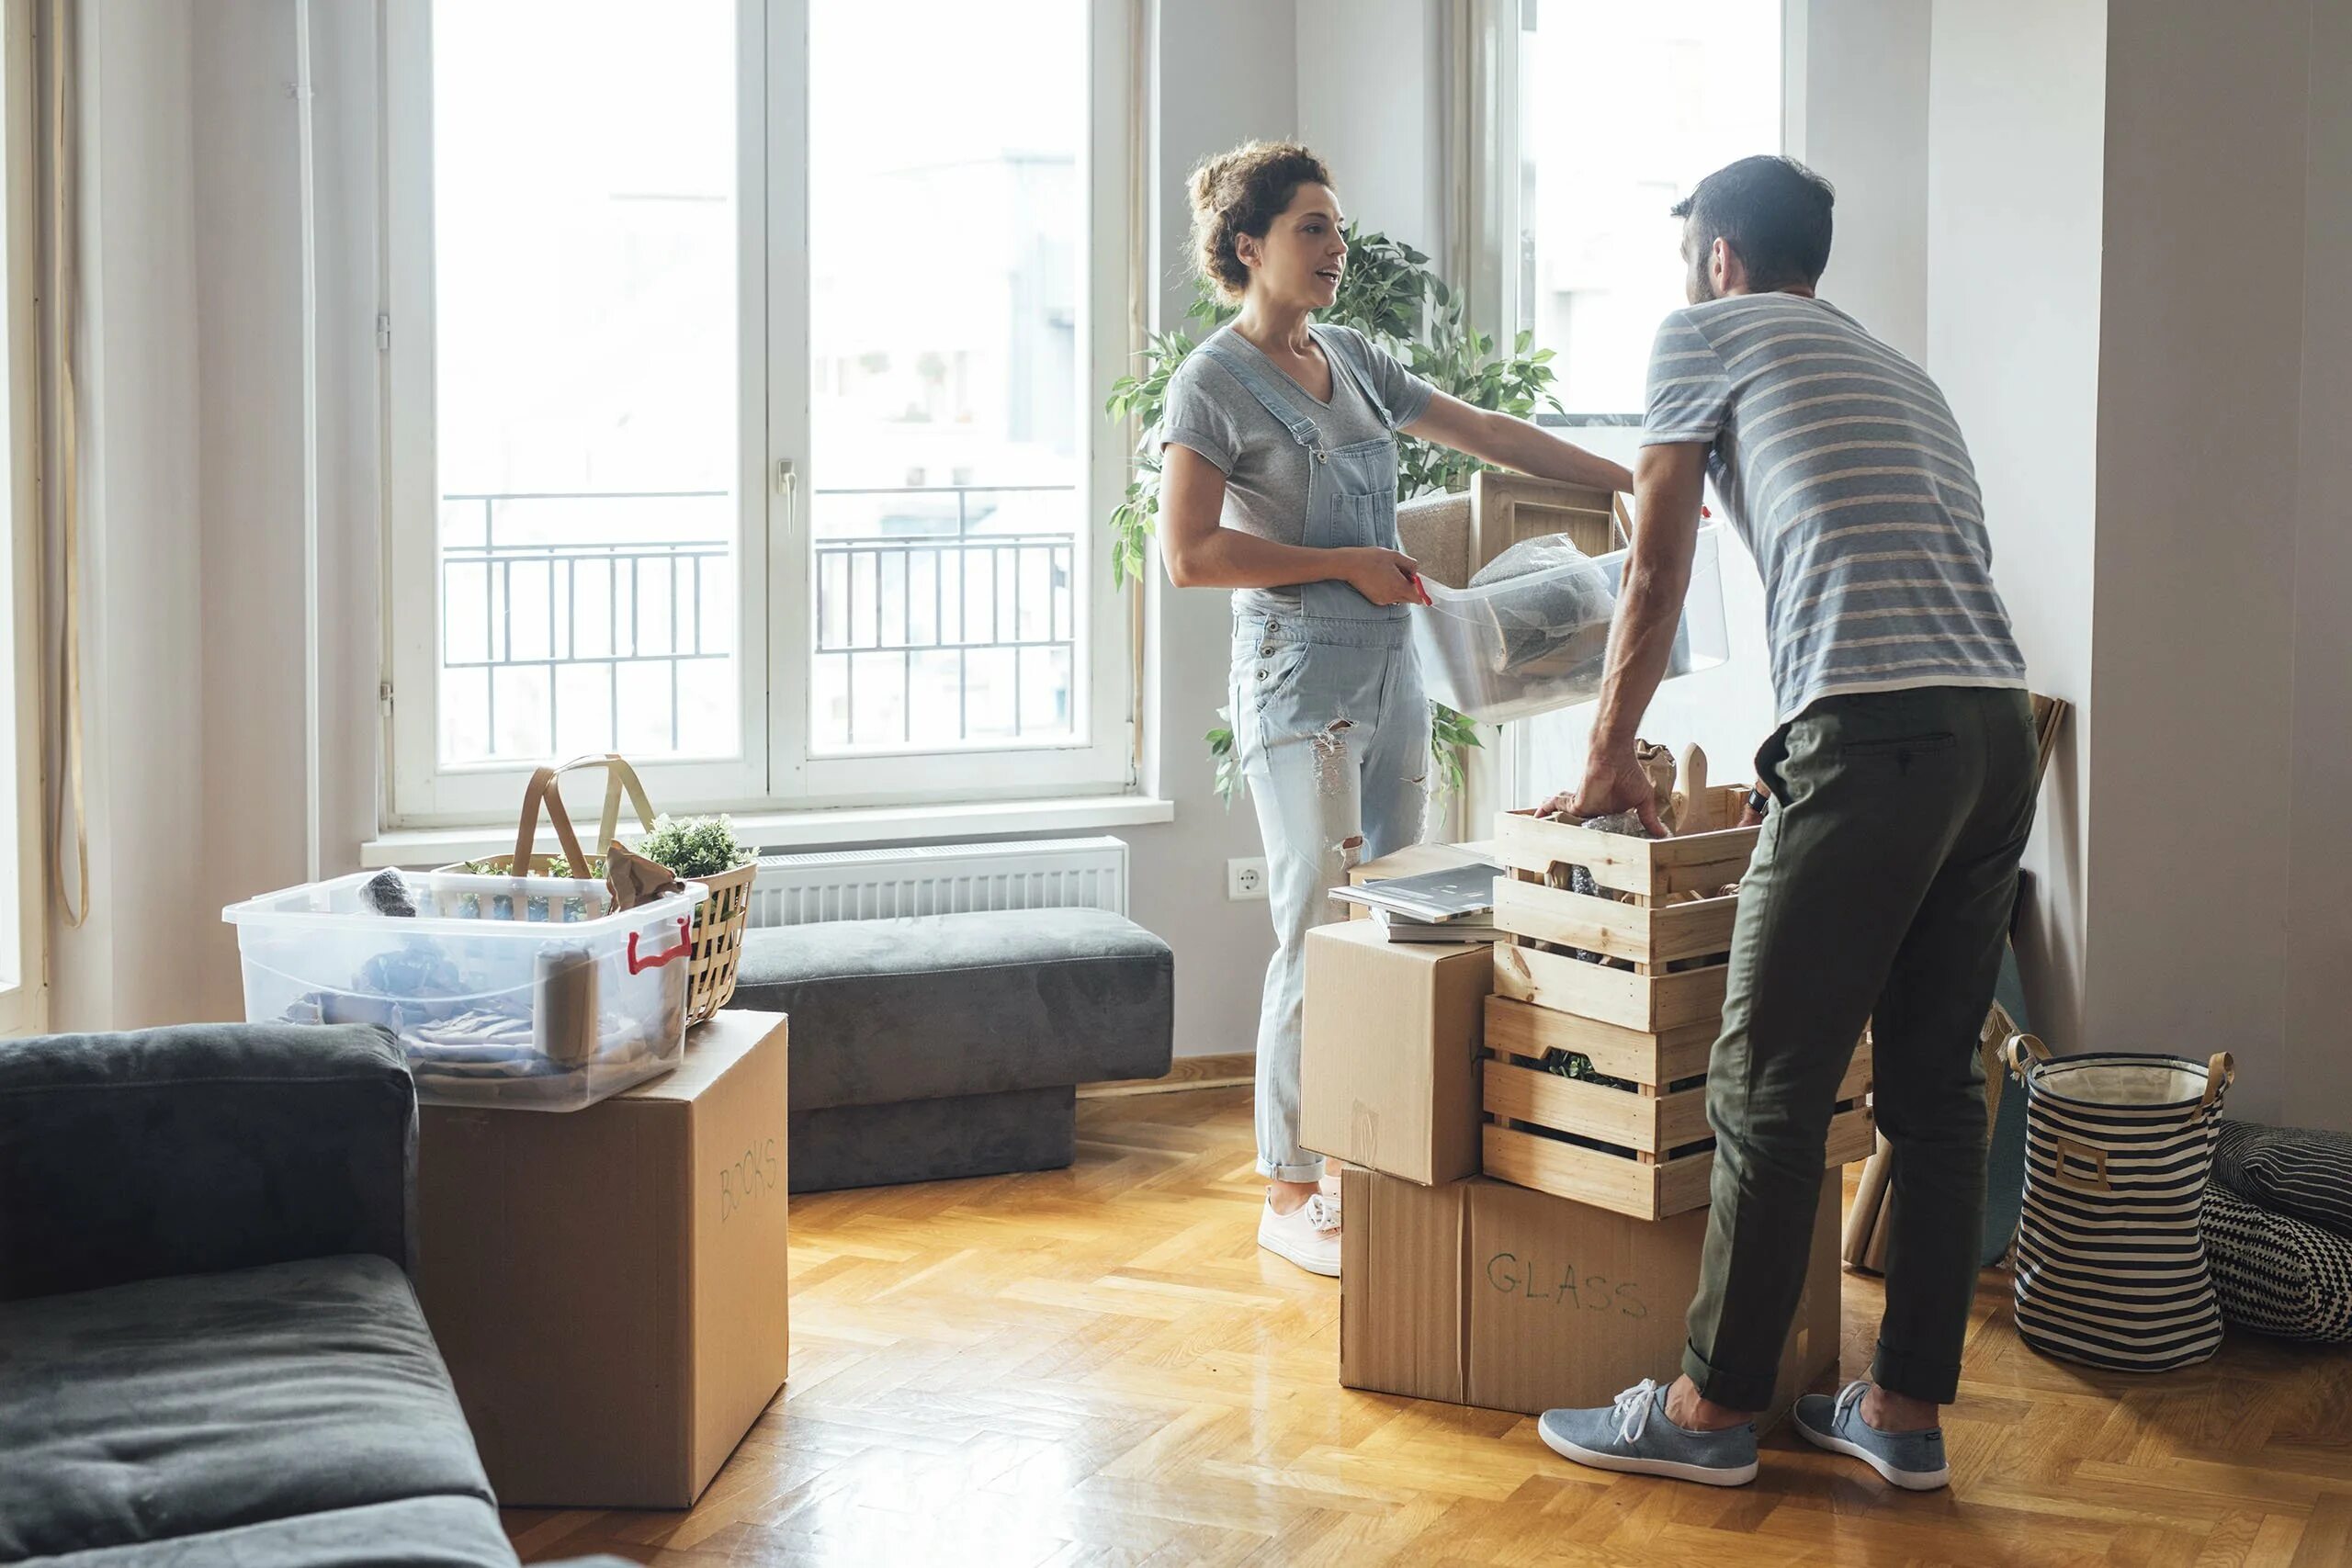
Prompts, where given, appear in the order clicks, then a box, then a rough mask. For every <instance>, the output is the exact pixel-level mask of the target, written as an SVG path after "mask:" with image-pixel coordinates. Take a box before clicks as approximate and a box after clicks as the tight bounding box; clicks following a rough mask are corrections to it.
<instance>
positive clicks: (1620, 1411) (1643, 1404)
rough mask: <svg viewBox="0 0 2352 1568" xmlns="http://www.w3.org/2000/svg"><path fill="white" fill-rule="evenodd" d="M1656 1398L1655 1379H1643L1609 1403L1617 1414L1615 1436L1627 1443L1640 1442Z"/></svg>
mask: <svg viewBox="0 0 2352 1568" xmlns="http://www.w3.org/2000/svg"><path fill="white" fill-rule="evenodd" d="M1656 1399H1657V1379H1656V1378H1644V1379H1643V1380H1642V1381H1641V1382H1637V1383H1635V1384H1634V1386H1633V1387H1631V1388H1629V1389H1627V1390H1626V1391H1625V1392H1624V1393H1621V1394H1619V1395H1618V1396H1617V1397H1616V1399H1614V1400H1613V1401H1611V1405H1610V1407H1611V1409H1612V1410H1614V1411H1615V1412H1616V1413H1617V1435H1618V1436H1619V1437H1620V1438H1623V1439H1624V1440H1625V1441H1627V1442H1629V1443H1637V1442H1640V1441H1641V1440H1642V1434H1643V1433H1644V1432H1645V1431H1647V1430H1648V1429H1649V1425H1650V1405H1651V1404H1652V1403H1653V1402H1654V1401H1655V1400H1656Z"/></svg>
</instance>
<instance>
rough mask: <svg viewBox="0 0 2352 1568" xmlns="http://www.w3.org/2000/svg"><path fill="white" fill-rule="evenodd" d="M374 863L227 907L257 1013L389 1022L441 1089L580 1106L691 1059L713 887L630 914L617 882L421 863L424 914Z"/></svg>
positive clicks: (450, 1100) (419, 1073)
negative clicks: (391, 904)
mask: <svg viewBox="0 0 2352 1568" xmlns="http://www.w3.org/2000/svg"><path fill="white" fill-rule="evenodd" d="M368 877H369V874H368V873H366V872H361V873H358V874H354V875H351V876H345V877H339V878H337V879H336V880H334V881H333V882H321V883H315V884H312V885H311V886H306V887H295V888H289V889H288V890H287V891H286V892H283V893H272V894H269V895H267V896H266V897H260V898H254V899H250V900H248V901H247V902H245V903H243V904H232V905H231V906H230V907H229V908H226V909H223V910H222V911H221V919H224V920H226V921H228V922H229V923H230V924H231V925H232V926H235V927H236V928H237V947H238V951H239V953H240V954H241V955H242V956H243V960H244V972H245V1017H246V1019H247V1021H250V1022H254V1023H278V1022H290V1023H380V1024H383V1025H384V1026H386V1027H387V1028H389V1029H390V1030H391V1031H392V1032H393V1033H395V1034H397V1035H398V1036H399V1037H400V1041H401V1046H402V1047H403V1048H404V1049H405V1050H406V1051H407V1053H408V1060H409V1066H410V1069H411V1070H412V1071H413V1073H414V1074H415V1077H416V1096H417V1098H418V1099H419V1100H423V1101H424V1102H425V1103H427V1104H433V1105H492V1106H515V1107H522V1108H526V1109H531V1110H537V1111H576V1110H578V1109H580V1108H581V1107H582V1106H583V1105H591V1104H594V1102H595V1101H597V1100H602V1099H604V1098H605V1096H606V1095H608V1094H615V1093H617V1092H618V1091H620V1090H621V1089H627V1088H628V1087H629V1086H630V1085H632V1084H638V1083H642V1082H644V1081H645V1080H646V1079H647V1078H650V1077H657V1076H658V1075H660V1074H662V1073H665V1072H667V1071H669V1070H670V1069H671V1068H672V1067H674V1066H677V1065H678V1057H679V1055H680V1053H681V1052H682V1051H683V1050H684V1046H685V1032H686V973H687V971H688V970H689V969H690V968H691V967H692V964H691V962H690V945H689V942H688V940H687V938H688V932H689V931H690V930H691V927H692V923H693V919H694V913H695V906H696V905H698V904H700V903H701V902H702V901H703V899H704V898H706V897H708V894H707V892H706V890H705V889H704V888H703V887H702V886H700V885H698V884H695V883H689V884H687V885H686V889H685V891H684V892H683V893H674V894H672V895H670V896H669V897H664V898H660V899H656V900H655V901H653V902H651V903H650V904H642V905H639V907H638V908H634V909H631V910H629V911H628V912H627V913H626V914H614V913H612V895H611V893H610V892H608V891H607V890H606V889H605V885H604V884H603V883H601V882H568V881H560V880H557V879H555V878H552V877H536V876H535V877H517V876H474V875H467V874H458V873H450V872H428V873H420V874H408V875H407V878H406V880H407V883H408V887H409V891H410V894H411V895H412V897H413V898H414V899H415V902H416V908H417V913H416V916H415V918H413V919H410V918H406V917H394V916H386V915H379V914H377V913H376V912H374V911H373V910H372V909H369V908H368V907H367V906H366V905H364V904H363V903H361V901H360V897H359V890H360V888H361V887H362V886H365V885H366V884H367V882H368Z"/></svg>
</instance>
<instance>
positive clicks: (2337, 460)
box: [2241, 0, 2352, 1127]
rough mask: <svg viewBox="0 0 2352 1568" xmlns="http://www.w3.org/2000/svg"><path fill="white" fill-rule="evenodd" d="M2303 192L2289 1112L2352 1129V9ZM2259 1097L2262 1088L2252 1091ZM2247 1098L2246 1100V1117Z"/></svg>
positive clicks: (2321, 71)
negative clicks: (2348, 996)
mask: <svg viewBox="0 0 2352 1568" xmlns="http://www.w3.org/2000/svg"><path fill="white" fill-rule="evenodd" d="M2305 80H2306V82H2307V83H2308V85H2309V88H2310V91H2309V94H2308V96H2309V98H2310V110H2311V124H2310V150H2309V157H2308V161H2307V164H2306V170H2307V180H2306V184H2305V186H2304V195H2305V201H2304V245H2303V258H2304V259H2303V356H2302V358H2303V362H2302V378H2301V395H2302V422H2301V432H2300V434H2301V484H2300V486H2299V488H2298V491H2297V493H2296V498H2295V504H2294V510H2293V519H2294V531H2295V556H2294V566H2293V573H2294V584H2295V588H2294V626H2295V638H2294V706H2293V709H2292V712H2291V714H2290V729H2289V737H2290V739H2289V752H2288V758H2289V765H2290V770H2291V774H2290V776H2291V782H2292V800H2291V804H2290V807H2289V810H2288V832H2289V834H2290V842H2291V845H2292V851H2293V852H2292V854H2291V856H2290V859H2289V862H2288V867H2287V907H2286V909H2285V919H2286V931H2285V940H2286V946H2287V984H2286V1004H2285V1008H2284V1013H2285V1034H2286V1038H2285V1050H2284V1053H2283V1058H2282V1061H2281V1063H2280V1070H2279V1072H2278V1106H2279V1107H2280V1111H2279V1114H2280V1115H2281V1116H2282V1118H2283V1119H2285V1120H2287V1121H2290V1122H2304V1121H2321V1122H2325V1123H2326V1124H2328V1125H2331V1126H2335V1127H2352V1051H2347V1050H2346V1049H2345V1033H2346V1029H2345V1006H2344V976H2345V972H2346V958H2347V957H2352V900H2347V899H2346V897H2345V896H2344V894H2345V889H2346V888H2347V887H2352V829H2346V825H2345V815H2346V809H2347V803H2352V440H2347V439H2346V436H2347V434H2352V291H2347V290H2346V288H2345V287H2344V283H2343V276H2342V269H2341V265H2340V263H2341V260H2342V258H2343V257H2345V256H2347V255H2352V91H2347V90H2346V83H2347V82H2348V81H2352V6H2343V5H2341V4H2327V3H2322V0H2314V3H2313V5H2312V33H2311V54H2310V64H2309V69H2308V73H2307V74H2306V77H2305ZM2248 1087H2249V1089H2255V1090H2256V1095H2257V1097H2258V1093H2259V1089H2260V1085H2259V1082H2258V1080H2257V1081H2256V1082H2253V1083H2249V1085H2248ZM2243 1107H2244V1102H2243V1101H2242V1102H2241V1109H2243Z"/></svg>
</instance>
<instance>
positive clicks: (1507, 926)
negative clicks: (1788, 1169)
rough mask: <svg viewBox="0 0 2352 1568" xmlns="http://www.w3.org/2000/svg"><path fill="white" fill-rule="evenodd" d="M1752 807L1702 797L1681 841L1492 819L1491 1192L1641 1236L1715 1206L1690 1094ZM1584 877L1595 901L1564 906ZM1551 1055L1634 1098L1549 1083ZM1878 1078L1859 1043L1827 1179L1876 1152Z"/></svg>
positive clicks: (1704, 1048) (1706, 1035) (1701, 1092)
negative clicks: (1570, 1056)
mask: <svg viewBox="0 0 2352 1568" xmlns="http://www.w3.org/2000/svg"><path fill="white" fill-rule="evenodd" d="M1746 795H1747V791H1746V789H1745V788H1740V787H1730V788H1718V789H1711V790H1706V791H1704V792H1702V794H1701V795H1699V796H1698V797H1697V798H1696V799H1694V800H1692V801H1690V802H1688V803H1686V805H1685V807H1684V820H1683V824H1682V825H1683V827H1684V828H1685V829H1686V831H1685V832H1683V833H1682V834H1680V835H1679V836H1677V837H1675V838H1671V839H1657V840H1650V839H1637V838H1632V837H1629V836H1626V835H1623V834H1616V833H1600V832H1596V831H1594V830H1592V829H1588V828H1578V827H1572V826H1570V825H1568V824H1566V823H1563V822H1546V821H1542V820H1539V819H1538V818H1535V817H1533V816H1532V815H1529V814H1526V813H1521V812H1513V813H1507V814H1505V815H1504V816H1502V817H1500V818H1497V821H1496V831H1495V846H1494V848H1495V853H1494V859H1495V860H1496V862H1497V863H1499V864H1500V865H1502V866H1503V867H1504V873H1503V875H1502V876H1501V877H1499V878H1498V880H1497V882H1496V884H1495V924H1496V925H1497V926H1498V927H1500V928H1501V929H1502V930H1503V931H1506V932H1507V933H1509V935H1508V936H1507V938H1506V940H1505V941H1504V942H1501V943H1498V945H1497V946H1496V948H1495V995H1494V996H1493V997H1491V998H1488V1000H1487V1021H1486V1023H1487V1058H1488V1059H1487V1062H1486V1065H1485V1067H1484V1069H1483V1070H1484V1073H1485V1083H1484V1095H1485V1108H1486V1111H1487V1127H1486V1128H1485V1130H1484V1133H1483V1134H1482V1137H1483V1142H1484V1145H1485V1148H1484V1159H1485V1165H1486V1173H1487V1175H1488V1176H1490V1177H1494V1178H1496V1179H1499V1180H1503V1181H1510V1182H1515V1183H1517V1184H1518V1185H1520V1186H1522V1187H1532V1188H1535V1189H1537V1190H1541V1191H1544V1192H1549V1193H1552V1194H1554V1195H1555V1196H1557V1197H1562V1198H1568V1199H1573V1200H1575V1201H1578V1202H1583V1203H1591V1204H1595V1205H1597V1206H1599V1207H1601V1208H1605V1209H1611V1210H1613V1211H1615V1212H1617V1213H1623V1214H1630V1215H1632V1216H1634V1218H1636V1219H1644V1220H1656V1219H1663V1218H1665V1217H1666V1216H1668V1215H1670V1214H1679V1213H1684V1212H1686V1211H1688V1210H1691V1209H1696V1208H1700V1207H1702V1206H1704V1205H1705V1203H1706V1202H1707V1196H1708V1194H1707V1183H1708V1179H1709V1176H1710V1174H1711V1172H1712V1171H1713V1167H1714V1154H1713V1134H1712V1133H1711V1132H1710V1130H1709V1128H1708V1126H1707V1111H1706V1089H1705V1086H1704V1084H1703V1082H1692V1081H1691V1080H1697V1079H1703V1077H1704V1076H1705V1074H1706V1071H1707V1059H1708V1054H1709V1052H1710V1051H1711V1050H1712V1049H1713V1045H1714V1043H1715V1037H1716V1035H1717V1034H1718V1033H1719V1032H1721V1030H1722V1027H1723V1010H1724V996H1725V994H1726V991H1727V989H1728V985H1729V981H1730V953H1731V940H1732V930H1733V926H1734V924H1735V923H1736V920H1737V919H1738V914H1739V898H1738V895H1737V893H1736V892H1732V893H1724V892H1722V891H1721V889H1723V888H1724V887H1725V886H1727V885H1730V884H1733V883H1736V882H1737V881H1738V880H1739V879H1740V878H1741V877H1742V876H1744V875H1746V874H1747V862H1748V857H1749V856H1750V854H1752V853H1753V852H1754V851H1755V848H1756V839H1757V834H1758V829H1755V828H1739V827H1735V826H1732V824H1734V823H1736V822H1737V821H1738V820H1739V815H1740V812H1741V809H1742V807H1743V806H1744V804H1745V797H1746ZM1579 865H1580V866H1583V867H1584V868H1585V869H1586V870H1587V871H1589V872H1590V873H1591V874H1592V880H1593V885H1594V886H1595V887H1596V888H1598V889H1599V892H1598V893H1595V894H1580V893H1576V892H1572V891H1570V890H1569V889H1568V886H1567V883H1568V880H1569V875H1568V868H1569V867H1571V866H1579ZM1568 949H1577V950H1579V951H1582V952H1586V953H1600V954H1601V955H1603V956H1604V957H1606V958H1608V959H1611V960H1614V961H1615V962H1613V963H1611V964H1595V963H1592V962H1590V961H1589V960H1586V959H1581V958H1577V957H1573V956H1571V955H1570V953H1568V952H1567V951H1566V950H1568ZM1553 1051H1573V1052H1577V1053H1578V1054H1580V1055H1584V1056H1585V1057H1587V1058H1588V1059H1589V1060H1590V1062H1591V1063H1592V1065H1593V1069H1594V1071H1596V1072H1598V1073H1601V1074H1604V1075H1606V1076H1608V1077H1612V1078H1620V1079H1623V1080H1626V1081H1627V1082H1628V1083H1630V1084H1631V1085H1632V1086H1633V1087H1631V1088H1619V1087H1615V1086H1611V1085H1609V1084H1601V1083H1594V1082H1591V1081H1589V1080H1587V1079H1578V1078H1569V1077H1561V1076H1560V1075H1558V1074H1556V1073H1549V1072H1545V1071H1544V1070H1543V1068H1542V1066H1541V1063H1542V1061H1543V1058H1544V1056H1545V1055H1547V1054H1548V1053H1550V1052H1553ZM1870 1074H1871V1059H1870V1047H1869V1043H1868V1042H1867V1041H1865V1042H1864V1043H1862V1044H1861V1045H1860V1047H1859V1048H1858V1049H1857V1051H1856V1053H1855V1056H1854V1061H1853V1064H1852V1066H1850V1067H1849V1070H1848V1072H1847V1075H1846V1077H1845V1080H1844V1081H1843V1082H1842V1083H1841V1084H1840V1086H1839V1088H1838V1111H1837V1112H1836V1114H1835V1116H1834V1117H1833V1119H1832V1121H1831V1122H1830V1133H1829V1146H1828V1151H1827V1163H1828V1164H1829V1165H1830V1166H1831V1167H1836V1166H1840V1165H1844V1164H1847V1163H1849V1161H1852V1160H1857V1159H1862V1158H1866V1157H1868V1156H1869V1155H1870V1152H1871V1148H1872V1146H1873V1145H1874V1144H1875V1142H1876V1139H1877V1126H1876V1124H1875V1122H1874V1120H1873V1118H1872V1115H1871V1108H1870V1103H1869V1100H1868V1096H1869V1092H1870ZM1678 1083H1679V1084H1684V1085H1685V1086H1686V1087H1684V1088H1681V1089H1676V1088H1674V1087H1673V1086H1674V1085H1676V1084H1678ZM1514 1123H1516V1125H1514ZM1529 1129H1533V1130H1532V1131H1531V1130H1529ZM1568 1139H1577V1140H1583V1141H1582V1142H1569V1141H1567V1140H1568ZM1678 1150H1679V1151H1681V1152H1679V1153H1678V1152H1677V1151H1678Z"/></svg>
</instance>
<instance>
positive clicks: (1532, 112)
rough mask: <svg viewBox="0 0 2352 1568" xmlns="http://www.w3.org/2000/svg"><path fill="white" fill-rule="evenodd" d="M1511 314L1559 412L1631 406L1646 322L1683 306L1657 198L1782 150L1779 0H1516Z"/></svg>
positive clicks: (1667, 201) (1669, 223) (1643, 361)
mask: <svg viewBox="0 0 2352 1568" xmlns="http://www.w3.org/2000/svg"><path fill="white" fill-rule="evenodd" d="M1522 15H1523V17H1524V18H1525V26H1524V28H1523V30H1522V31H1521V34H1520V40H1519V44H1520V72H1519V81H1520V87H1519V102H1520V150H1521V169H1520V277H1519V288H1518V295H1519V325H1520V326H1521V328H1523V329H1525V330H1528V331H1532V333H1534V334H1535V342H1536V345H1537V346H1539V347H1543V348H1549V349H1553V350H1555V351H1556V353H1557V354H1558V355H1559V358H1558V360H1557V361H1556V363H1555V368H1557V369H1558V371H1559V374H1560V378H1559V381H1558V383H1557V384H1556V387H1555V390H1556V391H1557V392H1558V393H1559V397H1560V402H1561V404H1562V405H1563V406H1564V407H1566V409H1567V410H1568V412H1571V413H1635V412H1640V410H1641V407H1642V378H1643V373H1644V372H1645V370H1646V368H1647V367H1648V363H1649V349H1650V339H1651V338H1652V336H1653V335H1655V334H1656V333H1657V323H1658V320H1659V318H1661V317H1662V316H1664V315H1665V314H1666V313H1667V312H1668V310H1673V309H1675V308H1676V307H1677V306H1679V305H1680V304H1682V303H1683V297H1682V267H1681V261H1680V252H1679V245H1680V243H1681V226H1680V224H1679V223H1678V222H1677V221H1676V220H1674V219H1673V218H1671V217H1669V216H1668V209H1669V208H1671V207H1672V206H1673V205H1674V204H1675V203H1676V202H1678V201H1679V200H1681V199H1682V198H1683V197H1685V196H1687V195H1689V194H1690V191H1691V186H1694V185H1696V184H1697V183H1698V182H1699V181H1700V180H1701V179H1702V178H1704V177H1705V176H1706V175H1709V174H1712V173H1713V172H1714V171H1715V170H1716V169H1719V168H1721V167H1723V166H1724V164H1728V163H1731V162H1732V161H1734V160H1735V159H1738V158H1745V157H1747V156H1748V155H1749V154H1751V153H1756V152H1779V151H1780V150H1781V7H1780V6H1779V5H1777V4H1768V3H1766V0H1681V3H1679V4H1677V5H1673V6H1630V5H1627V4H1625V3H1624V0H1526V5H1525V9H1524V11H1523V13H1522Z"/></svg>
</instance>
